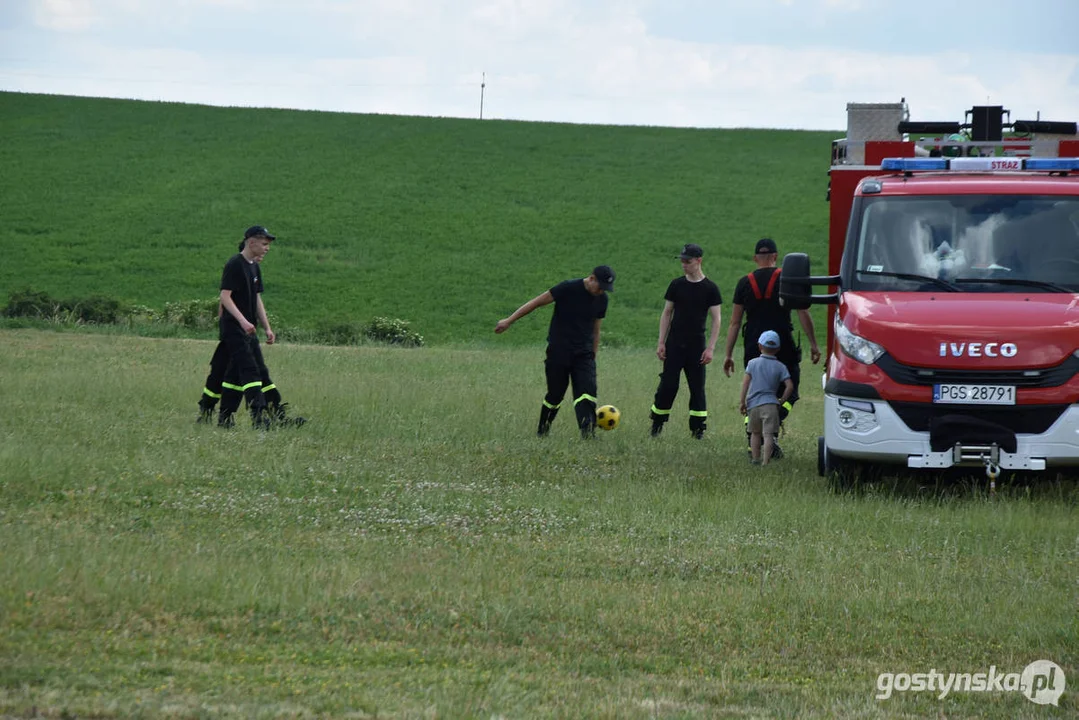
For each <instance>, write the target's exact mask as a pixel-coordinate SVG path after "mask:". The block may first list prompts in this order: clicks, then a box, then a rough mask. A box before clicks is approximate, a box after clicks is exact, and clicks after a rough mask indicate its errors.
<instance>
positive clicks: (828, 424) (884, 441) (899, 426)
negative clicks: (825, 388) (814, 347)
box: [824, 395, 1079, 470]
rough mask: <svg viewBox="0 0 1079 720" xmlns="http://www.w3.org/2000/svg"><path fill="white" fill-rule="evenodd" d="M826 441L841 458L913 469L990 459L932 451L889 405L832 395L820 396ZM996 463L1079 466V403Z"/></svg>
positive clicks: (1019, 440)
mask: <svg viewBox="0 0 1079 720" xmlns="http://www.w3.org/2000/svg"><path fill="white" fill-rule="evenodd" d="M841 401H842V404H841ZM841 413H842V415H841ZM824 441H825V444H826V445H827V447H828V449H829V450H831V451H832V452H833V453H834V454H836V455H839V456H841V457H846V458H851V459H856V460H864V461H870V462H878V463H887V464H892V465H906V466H908V467H912V468H947V467H951V466H953V465H956V464H982V463H981V461H980V460H978V459H976V458H977V457H978V455H979V453H982V454H986V455H988V449H984V451H983V450H979V449H977V448H969V449H967V452H964V453H963V454H962V460H961V461H959V462H957V457H958V456H957V454H956V453H955V452H954V451H952V450H948V451H945V452H933V451H932V450H930V448H929V433H928V432H915V431H913V430H911V429H910V428H908V427H907V425H906V424H905V423H904V422H903V421H902V420H900V419H899V416H898V415H896V413H895V412H894V411H893V410H892V408H891V407H890V406H889V405H888V403H887V402H884V401H883V400H862V399H857V400H854V399H844V398H838V397H835V396H833V395H825V396H824ZM995 464H997V465H999V466H1000V467H1001V468H1004V469H1010V470H1044V469H1045V468H1046V466H1047V465H1058V466H1068V465H1079V405H1072V406H1071V407H1069V408H1068V409H1067V410H1066V411H1065V412H1064V413H1063V414H1061V416H1060V418H1058V419H1057V421H1056V422H1055V423H1053V425H1052V426H1050V427H1049V429H1048V430H1046V431H1045V432H1044V433H1041V434H1038V435H1034V434H1017V435H1016V452H1015V453H1006V452H1003V451H1000V452H999V453H998V455H997V457H996V459H995Z"/></svg>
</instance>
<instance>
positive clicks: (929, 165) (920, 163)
mask: <svg viewBox="0 0 1079 720" xmlns="http://www.w3.org/2000/svg"><path fill="white" fill-rule="evenodd" d="M880 169H881V170H898V171H900V172H915V171H917V170H947V169H948V158H885V159H884V160H882V161H881V163H880Z"/></svg>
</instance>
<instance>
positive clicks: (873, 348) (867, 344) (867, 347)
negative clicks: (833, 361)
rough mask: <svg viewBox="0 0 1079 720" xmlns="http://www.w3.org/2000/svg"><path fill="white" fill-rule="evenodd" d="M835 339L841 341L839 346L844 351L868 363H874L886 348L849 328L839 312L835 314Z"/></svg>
mask: <svg viewBox="0 0 1079 720" xmlns="http://www.w3.org/2000/svg"><path fill="white" fill-rule="evenodd" d="M835 339H836V341H837V342H838V343H839V347H841V348H843V352H845V353H847V354H848V355H850V356H851V357H852V358H854V359H855V360H857V361H858V362H860V363H865V364H866V365H872V364H873V363H875V362H876V361H877V360H879V359H880V356H881V355H883V354H884V348H882V347H881V346H880V345H877V344H876V343H875V342H871V341H869V340H866V339H865V338H864V337H859V336H858V335H855V334H854V333H852V332H851V331H850V330H848V329H847V326H846V325H844V324H843V322H842V321H841V320H840V319H839V315H838V314H836V316H835Z"/></svg>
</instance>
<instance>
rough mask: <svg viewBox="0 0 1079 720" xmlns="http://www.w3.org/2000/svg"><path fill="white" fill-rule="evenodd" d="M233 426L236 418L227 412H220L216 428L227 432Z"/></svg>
mask: <svg viewBox="0 0 1079 720" xmlns="http://www.w3.org/2000/svg"><path fill="white" fill-rule="evenodd" d="M235 425H236V418H234V417H233V414H232V413H231V412H229V411H227V410H222V411H221V413H220V414H219V415H218V416H217V426H218V427H219V428H224V429H225V430H229V429H231V428H232V427H233V426H235Z"/></svg>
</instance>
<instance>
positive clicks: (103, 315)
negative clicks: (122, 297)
mask: <svg viewBox="0 0 1079 720" xmlns="http://www.w3.org/2000/svg"><path fill="white" fill-rule="evenodd" d="M60 309H61V310H63V311H64V313H63V314H64V316H66V318H65V319H69V320H71V321H73V322H76V323H78V322H84V323H95V324H98V325H112V324H114V323H116V322H117V321H118V320H120V318H122V317H124V316H125V315H126V314H127V313H126V311H125V309H124V306H123V304H122V303H121V302H120V301H119V300H117V299H116V298H110V297H105V296H104V295H92V296H90V297H88V298H84V299H82V300H78V299H73V300H65V301H63V302H62V303H60Z"/></svg>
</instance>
